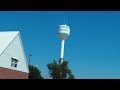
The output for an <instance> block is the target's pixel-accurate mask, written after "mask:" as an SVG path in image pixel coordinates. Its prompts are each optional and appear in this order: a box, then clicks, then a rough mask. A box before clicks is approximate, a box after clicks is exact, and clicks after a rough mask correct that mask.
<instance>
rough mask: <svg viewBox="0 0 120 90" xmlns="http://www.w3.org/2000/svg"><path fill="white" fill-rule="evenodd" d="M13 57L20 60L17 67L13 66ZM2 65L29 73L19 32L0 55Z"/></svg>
mask: <svg viewBox="0 0 120 90" xmlns="http://www.w3.org/2000/svg"><path fill="white" fill-rule="evenodd" d="M11 57H13V58H16V59H17V60H19V61H18V63H17V67H12V66H11ZM0 67H5V68H10V69H13V70H18V71H22V72H27V73H29V70H28V66H27V63H26V58H25V56H24V51H23V50H22V46H21V42H20V38H19V34H18V35H17V36H16V38H15V39H14V40H13V41H12V43H11V44H10V45H9V46H8V47H7V48H6V50H5V51H4V52H3V53H2V55H1V56H0Z"/></svg>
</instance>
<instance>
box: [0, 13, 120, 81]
mask: <svg viewBox="0 0 120 90" xmlns="http://www.w3.org/2000/svg"><path fill="white" fill-rule="evenodd" d="M64 16H65V18H66V23H67V25H69V26H70V28H71V35H70V37H69V38H68V39H67V40H66V41H65V53H64V58H65V60H68V61H69V68H70V69H71V70H72V72H73V74H74V75H75V77H76V78H77V79H96V78H97V79H101V78H102V79H118V78H119V79H120V11H0V31H16V30H17V31H20V33H21V37H22V41H23V45H24V49H25V53H26V57H27V58H28V54H29V53H31V54H32V57H31V64H32V65H38V66H39V68H40V70H41V72H42V75H43V77H48V68H47V66H46V65H47V64H48V63H51V62H53V59H55V60H58V59H59V57H60V43H61V41H60V39H59V38H58V37H57V31H58V26H59V25H60V24H62V23H63V21H64V20H63V19H64Z"/></svg>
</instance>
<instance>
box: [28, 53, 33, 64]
mask: <svg viewBox="0 0 120 90" xmlns="http://www.w3.org/2000/svg"><path fill="white" fill-rule="evenodd" d="M31 56H32V55H31V54H29V65H30V59H31Z"/></svg>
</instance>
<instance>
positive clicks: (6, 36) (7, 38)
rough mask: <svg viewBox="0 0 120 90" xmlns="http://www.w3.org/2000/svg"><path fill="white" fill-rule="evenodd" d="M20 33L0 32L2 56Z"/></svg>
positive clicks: (0, 52)
mask: <svg viewBox="0 0 120 90" xmlns="http://www.w3.org/2000/svg"><path fill="white" fill-rule="evenodd" d="M18 33H19V31H2V32H1V31H0V55H1V54H2V52H3V51H4V50H5V49H6V48H7V46H9V44H10V43H11V42H12V40H14V38H15V37H16V36H17V34H18Z"/></svg>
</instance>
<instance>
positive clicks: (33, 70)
mask: <svg viewBox="0 0 120 90" xmlns="http://www.w3.org/2000/svg"><path fill="white" fill-rule="evenodd" d="M29 72H30V73H29V79H43V77H42V75H41V71H40V70H39V69H38V68H37V67H36V66H33V65H29Z"/></svg>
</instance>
